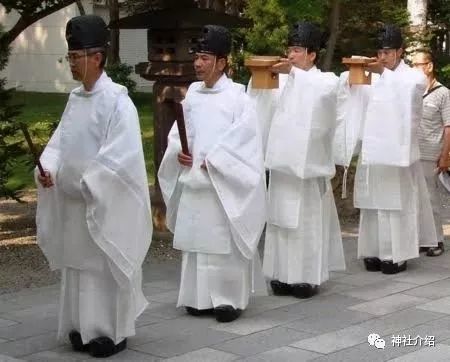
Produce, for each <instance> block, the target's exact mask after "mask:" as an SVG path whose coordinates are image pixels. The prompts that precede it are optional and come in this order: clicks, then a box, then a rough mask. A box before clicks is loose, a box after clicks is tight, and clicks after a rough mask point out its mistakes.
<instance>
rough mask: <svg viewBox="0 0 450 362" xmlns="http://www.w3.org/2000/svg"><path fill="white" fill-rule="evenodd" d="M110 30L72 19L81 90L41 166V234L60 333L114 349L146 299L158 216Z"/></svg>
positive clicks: (97, 22) (98, 348)
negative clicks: (54, 277)
mask: <svg viewBox="0 0 450 362" xmlns="http://www.w3.org/2000/svg"><path fill="white" fill-rule="evenodd" d="M108 37H109V30H108V29H107V28H106V24H105V23H104V21H103V20H102V19H101V18H100V17H98V16H94V15H87V16H80V17H75V18H73V19H71V20H70V21H69V22H68V23H67V28H66V38H67V43H68V48H69V52H68V55H67V59H68V61H69V63H70V68H71V71H72V75H73V78H74V79H75V80H78V81H81V82H82V85H81V86H80V87H78V88H76V89H74V90H73V91H72V92H71V94H70V96H69V100H68V103H67V105H66V108H65V111H64V113H63V116H62V118H61V122H60V123H59V125H58V128H57V129H56V131H55V132H54V134H53V136H52V138H51V139H50V141H49V143H48V145H47V147H46V148H45V150H44V152H43V154H42V156H41V158H40V160H41V163H42V165H43V167H44V169H45V170H46V171H45V175H44V176H43V175H40V174H39V173H38V174H37V181H38V208H37V215H36V223H37V241H38V243H39V245H40V247H41V248H42V250H43V252H44V254H45V255H46V257H47V259H48V261H49V263H50V266H51V268H52V269H61V271H62V280H61V300H60V316H59V331H58V338H59V339H60V340H65V339H66V338H67V337H68V339H69V340H70V342H71V344H72V346H73V348H74V349H75V350H77V351H80V352H81V351H85V352H89V353H90V354H91V355H92V356H94V357H108V356H111V355H113V354H115V353H117V352H119V351H121V350H123V349H124V348H126V338H127V337H129V336H132V335H134V334H135V320H136V318H137V317H138V316H139V315H140V314H141V313H142V312H143V311H144V309H145V308H146V306H147V304H148V303H147V300H146V299H145V297H144V295H143V293H142V286H141V284H142V270H141V265H142V262H143V261H144V258H145V256H146V253H147V250H148V248H149V245H150V240H151V233H152V222H151V214H150V213H151V211H150V201H149V193H148V184H147V176H146V170H145V163H144V156H143V150H142V143H141V135H140V127H139V119H138V115H137V111H136V108H135V107H134V105H133V103H132V101H131V99H130V98H129V97H128V92H127V89H126V88H125V87H123V86H121V85H118V84H116V83H113V82H112V81H111V79H110V78H109V77H108V76H107V75H106V73H105V72H104V71H103V66H104V64H105V60H106V56H105V52H106V46H107V43H108Z"/></svg>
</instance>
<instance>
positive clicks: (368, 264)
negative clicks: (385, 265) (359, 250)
mask: <svg viewBox="0 0 450 362" xmlns="http://www.w3.org/2000/svg"><path fill="white" fill-rule="evenodd" d="M364 266H365V268H366V270H367V271H369V272H378V271H380V270H381V260H380V259H378V258H364Z"/></svg>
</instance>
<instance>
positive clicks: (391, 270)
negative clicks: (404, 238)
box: [381, 261, 406, 275]
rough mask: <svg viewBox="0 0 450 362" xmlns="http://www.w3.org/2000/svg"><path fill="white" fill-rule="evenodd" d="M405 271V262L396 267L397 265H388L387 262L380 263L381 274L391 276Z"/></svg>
mask: <svg viewBox="0 0 450 362" xmlns="http://www.w3.org/2000/svg"><path fill="white" fill-rule="evenodd" d="M405 270H406V261H405V262H403V264H402V265H400V266H399V265H398V264H397V263H395V264H393V263H388V262H382V263H381V272H382V273H383V274H387V275H392V274H398V273H401V272H403V271H405Z"/></svg>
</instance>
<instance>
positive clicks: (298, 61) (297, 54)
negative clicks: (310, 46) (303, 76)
mask: <svg viewBox="0 0 450 362" xmlns="http://www.w3.org/2000/svg"><path fill="white" fill-rule="evenodd" d="M287 57H288V60H289V62H290V63H291V64H292V65H293V66H294V67H297V68H300V69H303V70H308V69H310V68H311V67H312V66H313V65H314V59H316V52H310V53H308V51H307V49H306V48H303V47H296V46H294V47H289V48H288V50H287Z"/></svg>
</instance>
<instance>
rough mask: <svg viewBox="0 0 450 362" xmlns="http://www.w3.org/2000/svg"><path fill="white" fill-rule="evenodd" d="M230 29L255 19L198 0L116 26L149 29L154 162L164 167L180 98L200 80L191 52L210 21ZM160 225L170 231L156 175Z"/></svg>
mask: <svg viewBox="0 0 450 362" xmlns="http://www.w3.org/2000/svg"><path fill="white" fill-rule="evenodd" d="M207 24H216V25H223V26H226V27H228V28H239V27H248V26H250V24H251V23H250V21H249V20H247V19H243V18H240V17H237V16H232V15H228V14H225V13H220V12H217V11H214V10H212V9H200V8H198V7H197V5H196V3H195V2H194V1H179V2H178V3H177V5H170V6H167V7H165V8H162V9H159V10H152V11H148V12H145V13H141V14H136V15H132V16H128V17H125V18H121V19H119V21H118V23H117V24H111V26H112V27H118V28H121V29H148V35H147V50H148V59H147V61H145V62H142V63H139V64H137V65H136V66H135V71H136V73H138V74H139V75H140V76H141V77H143V78H145V79H147V80H149V81H154V82H155V83H154V85H153V96H154V99H153V102H154V107H153V110H154V162H155V170H156V171H157V170H158V169H159V165H160V164H161V161H162V158H163V156H164V152H165V150H166V148H167V136H168V134H169V131H170V128H171V127H172V124H173V122H174V120H175V110H174V108H175V107H174V103H175V102H180V101H181V100H183V98H184V96H185V94H186V91H187V88H188V86H189V84H191V83H192V82H194V81H195V80H196V78H195V73H194V68H193V55H192V54H190V53H189V50H190V48H191V47H192V46H193V43H194V42H195V40H196V39H197V38H198V36H199V34H200V31H201V29H202V27H203V26H204V25H207ZM152 210H153V218H154V220H153V222H154V226H155V230H157V231H164V230H165V208H164V203H163V201H162V197H161V192H160V189H159V185H158V180H157V179H156V184H155V191H154V192H152Z"/></svg>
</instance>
